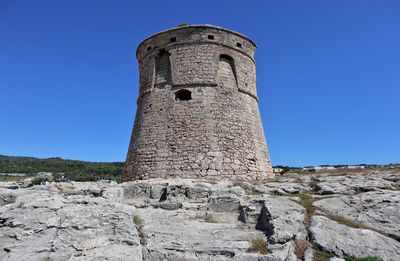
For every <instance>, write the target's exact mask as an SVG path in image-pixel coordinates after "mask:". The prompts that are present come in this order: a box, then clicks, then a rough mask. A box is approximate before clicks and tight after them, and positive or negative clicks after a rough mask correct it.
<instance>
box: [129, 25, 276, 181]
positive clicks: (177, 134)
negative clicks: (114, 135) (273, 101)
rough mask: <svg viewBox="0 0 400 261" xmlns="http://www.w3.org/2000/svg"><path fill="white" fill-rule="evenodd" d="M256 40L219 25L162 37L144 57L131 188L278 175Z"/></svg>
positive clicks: (142, 49)
mask: <svg viewBox="0 0 400 261" xmlns="http://www.w3.org/2000/svg"><path fill="white" fill-rule="evenodd" d="M255 49H256V44H255V43H254V42H253V41H252V40H251V39H249V38H248V37H246V36H244V35H242V34H240V33H237V32H234V31H231V30H228V29H225V28H221V27H216V26H212V25H190V26H183V27H177V28H173V29H169V30H165V31H162V32H159V33H156V34H154V35H152V36H150V37H149V38H147V39H145V40H144V41H142V42H141V43H140V44H139V46H138V49H137V59H138V62H139V72H140V76H139V97H138V100H137V103H138V106H137V113H136V118H135V123H134V128H133V132H132V137H131V142H130V146H129V151H128V156H127V161H126V170H125V172H126V174H125V179H126V180H135V179H147V178H153V177H154V178H156V177H165V178H168V177H186V178H196V177H209V176H211V177H214V178H221V179H233V180H258V179H263V178H265V177H268V176H270V175H272V169H271V163H270V160H269V154H268V152H267V148H266V142H265V137H264V133H263V128H262V124H261V118H260V115H259V110H258V98H257V92H256V77H255V75H256V71H255V61H254V52H255Z"/></svg>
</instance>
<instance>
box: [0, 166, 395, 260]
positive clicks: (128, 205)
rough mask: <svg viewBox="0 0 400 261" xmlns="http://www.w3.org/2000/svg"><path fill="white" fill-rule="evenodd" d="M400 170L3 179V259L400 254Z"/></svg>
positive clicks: (0, 214) (0, 230) (0, 227)
mask: <svg viewBox="0 0 400 261" xmlns="http://www.w3.org/2000/svg"><path fill="white" fill-rule="evenodd" d="M399 175H400V173H397V172H387V173H386V172H385V173H379V174H376V175H375V176H373V177H371V176H370V175H369V174H368V175H367V174H365V175H353V176H344V175H343V176H337V175H335V176H329V175H319V176H314V177H311V178H310V177H308V176H299V177H297V178H283V179H280V180H278V181H279V182H272V181H271V182H269V183H268V182H267V183H264V184H256V185H253V184H250V183H232V182H226V181H225V182H224V181H220V182H213V181H207V180H184V179H171V180H163V179H153V180H147V181H134V182H127V183H122V184H117V183H111V184H98V183H93V182H85V183H78V182H70V183H52V184H50V185H49V186H34V187H31V188H26V189H19V190H7V189H0V246H1V249H0V260H146V261H147V260H150V261H151V260H277V261H278V260H285V261H290V260H293V261H294V260H302V259H304V260H311V259H312V256H313V252H314V254H316V252H321V251H322V252H323V253H324V254H325V255H326V256H330V257H331V258H332V260H338V259H340V258H344V257H346V256H356V257H365V256H378V257H380V258H382V259H383V260H385V261H386V260H390V261H391V260H400V242H399V237H400V230H399V225H398V224H400V214H399V209H400V192H399V182H398V181H399V178H398V177H399ZM378 181H381V182H382V183H380V182H378ZM327 184H329V187H330V188H334V187H336V188H338V191H332V192H334V193H333V194H332V193H327V191H328V190H327V189H326V188H325V189H324V187H326V186H327ZM382 184H384V185H382ZM339 188H340V189H339ZM355 188H358V189H355ZM360 188H362V189H360ZM313 193H315V194H313ZM325 194H329V195H327V196H324V195H325ZM304 195H307V197H304ZM305 198H306V199H308V200H309V201H308V202H305V201H304V200H305ZM313 213H315V214H313ZM310 220H311V222H310ZM263 248H265V250H263ZM334 258H336V259H334Z"/></svg>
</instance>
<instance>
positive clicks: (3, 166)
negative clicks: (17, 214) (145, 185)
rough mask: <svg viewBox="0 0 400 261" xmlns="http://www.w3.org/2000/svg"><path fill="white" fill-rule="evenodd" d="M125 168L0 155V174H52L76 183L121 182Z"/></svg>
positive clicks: (102, 163) (115, 164)
mask: <svg viewBox="0 0 400 261" xmlns="http://www.w3.org/2000/svg"><path fill="white" fill-rule="evenodd" d="M123 168H124V163H123V162H89V161H80V160H67V159H62V158H59V157H55V158H47V159H39V158H33V157H14V156H5V155H0V174H1V173H27V174H36V173H38V172H52V173H53V176H55V177H56V178H57V177H61V176H65V177H68V178H69V179H71V180H75V181H94V180H98V179H112V180H119V179H120V177H121V176H122V173H123Z"/></svg>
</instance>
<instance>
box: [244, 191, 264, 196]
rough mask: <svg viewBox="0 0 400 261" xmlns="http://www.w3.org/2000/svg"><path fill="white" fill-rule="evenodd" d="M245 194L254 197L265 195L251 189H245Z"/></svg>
mask: <svg viewBox="0 0 400 261" xmlns="http://www.w3.org/2000/svg"><path fill="white" fill-rule="evenodd" d="M244 192H245V193H246V194H247V195H253V196H255V195H262V194H263V193H261V192H257V191H253V190H250V189H245V190H244Z"/></svg>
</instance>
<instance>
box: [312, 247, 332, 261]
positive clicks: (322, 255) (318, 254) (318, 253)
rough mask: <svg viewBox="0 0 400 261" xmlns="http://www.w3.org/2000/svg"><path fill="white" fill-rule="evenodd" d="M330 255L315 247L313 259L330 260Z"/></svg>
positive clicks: (316, 260)
mask: <svg viewBox="0 0 400 261" xmlns="http://www.w3.org/2000/svg"><path fill="white" fill-rule="evenodd" d="M330 257H331V255H330V254H328V253H326V252H324V251H321V250H318V249H315V248H314V249H313V261H329V258H330Z"/></svg>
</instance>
